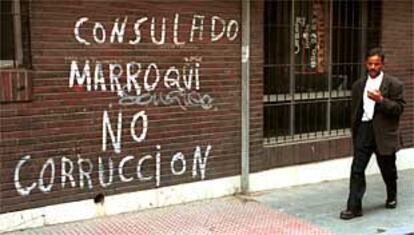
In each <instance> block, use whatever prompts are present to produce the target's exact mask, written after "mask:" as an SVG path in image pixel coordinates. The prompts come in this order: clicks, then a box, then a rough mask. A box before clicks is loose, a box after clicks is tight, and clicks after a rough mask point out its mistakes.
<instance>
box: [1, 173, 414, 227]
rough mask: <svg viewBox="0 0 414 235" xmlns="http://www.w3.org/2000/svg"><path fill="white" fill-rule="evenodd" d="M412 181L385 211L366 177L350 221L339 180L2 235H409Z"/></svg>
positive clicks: (404, 180) (413, 211) (376, 180)
mask: <svg viewBox="0 0 414 235" xmlns="http://www.w3.org/2000/svg"><path fill="white" fill-rule="evenodd" d="M282 180H283V179H282ZM413 180H414V170H405V171H400V172H399V194H398V195H399V205H398V208H397V209H394V210H389V209H385V208H384V199H385V190H384V185H383V183H382V180H381V176H379V175H374V176H369V177H368V178H367V185H368V188H367V194H366V196H365V198H364V216H363V217H360V218H356V219H353V220H350V221H343V220H340V219H339V217H338V216H339V211H340V210H342V209H343V208H344V207H345V202H346V197H347V194H348V180H340V181H332V182H324V183H319V184H312V185H305V186H297V187H291V188H283V189H277V190H272V191H267V192H261V193H256V194H253V195H250V196H236V197H226V198H220V199H214V200H206V201H200V202H195V203H189V204H185V205H178V206H172V207H165V208H160V209H152V210H145V211H140V212H135V213H128V214H122V215H118V216H111V217H105V218H101V219H95V220H88V221H81V222H75V223H67V224H61V225H54V226H47V227H42V228H37V229H29V230H25V231H18V232H12V233H7V234H411V233H412V234H414V219H413V218H414V196H413V195H414V187H413V185H414V181H413Z"/></svg>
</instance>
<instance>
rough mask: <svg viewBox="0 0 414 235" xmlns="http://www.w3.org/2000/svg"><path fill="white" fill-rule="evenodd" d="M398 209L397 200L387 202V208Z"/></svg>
mask: <svg viewBox="0 0 414 235" xmlns="http://www.w3.org/2000/svg"><path fill="white" fill-rule="evenodd" d="M396 207H397V200H395V199H394V200H387V201H386V202H385V208H388V209H394V208H396Z"/></svg>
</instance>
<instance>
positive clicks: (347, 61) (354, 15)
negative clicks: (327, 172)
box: [263, 0, 381, 144]
mask: <svg viewBox="0 0 414 235" xmlns="http://www.w3.org/2000/svg"><path fill="white" fill-rule="evenodd" d="M380 11H381V1H377V0H371V1H365V0H362V1H355V0H354V1H352V0H350V1H335V0H332V1H330V0H301V1H299V0H291V1H281V0H273V1H272V0H266V1H265V14H264V22H265V23H264V33H265V39H264V41H265V43H264V47H265V48H264V51H265V63H264V97H263V102H264V143H265V144H280V143H289V142H295V141H304V140H309V139H317V138H326V137H330V136H338V135H347V134H349V127H350V99H351V97H350V96H351V86H352V83H353V81H354V80H356V79H357V78H359V77H360V76H362V75H363V74H364V69H363V67H362V63H361V62H362V61H363V59H364V55H365V51H366V49H367V47H373V46H378V45H379V42H380V30H381V12H380Z"/></svg>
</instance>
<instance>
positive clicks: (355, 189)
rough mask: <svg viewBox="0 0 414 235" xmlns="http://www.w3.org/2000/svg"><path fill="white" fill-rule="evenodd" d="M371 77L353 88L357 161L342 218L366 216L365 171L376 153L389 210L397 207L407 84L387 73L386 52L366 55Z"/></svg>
mask: <svg viewBox="0 0 414 235" xmlns="http://www.w3.org/2000/svg"><path fill="white" fill-rule="evenodd" d="M365 66H366V69H367V76H366V77H364V78H362V79H359V80H357V81H356V82H355V83H354V84H353V86H352V103H351V109H352V114H351V115H352V117H351V120H352V123H351V131H352V140H353V146H354V158H353V161H352V167H351V178H350V186H349V197H348V203H347V209H346V210H344V211H341V213H340V218H341V219H352V218H355V217H358V216H362V205H361V204H362V197H363V195H364V193H365V190H366V183H365V169H366V167H367V165H368V162H369V159H370V157H371V155H372V153H375V155H376V157H377V163H378V166H379V168H380V171H381V175H382V178H383V180H384V182H385V185H386V189H387V199H386V202H385V207H386V208H395V207H396V206H397V168H396V164H395V161H396V155H395V153H396V152H397V150H398V149H399V147H400V135H399V130H398V129H399V127H398V126H399V120H400V116H401V113H402V112H403V109H404V104H405V102H404V98H403V84H402V82H401V81H399V80H398V79H397V78H395V77H392V76H390V75H388V74H385V73H384V72H383V71H382V68H383V66H384V53H383V52H382V51H381V49H379V48H374V49H371V50H370V51H369V52H368V53H367V56H366V61H365Z"/></svg>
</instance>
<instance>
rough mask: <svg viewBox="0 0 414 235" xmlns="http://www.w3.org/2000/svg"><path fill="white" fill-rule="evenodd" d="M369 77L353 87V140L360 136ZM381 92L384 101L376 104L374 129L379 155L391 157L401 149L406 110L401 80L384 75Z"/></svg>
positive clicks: (357, 82) (373, 120) (358, 81)
mask: <svg viewBox="0 0 414 235" xmlns="http://www.w3.org/2000/svg"><path fill="white" fill-rule="evenodd" d="M366 82H367V76H366V77H365V78H362V79H359V80H357V81H355V83H354V84H353V85H352V103H351V110H352V114H351V115H352V116H351V122H352V123H351V131H352V139H353V140H354V143H355V137H356V135H357V134H358V133H357V128H358V125H359V124H360V123H361V118H362V114H363V108H362V107H363V94H364V88H365V84H366ZM380 92H381V94H382V96H383V97H384V99H383V100H382V102H381V103H376V104H375V109H374V117H373V119H372V124H373V128H374V135H375V141H376V145H377V153H378V154H380V155H391V154H393V153H395V152H396V151H397V150H398V149H399V148H400V143H401V139H400V133H399V121H400V116H401V114H402V112H403V110H404V105H405V101H404V89H403V84H402V82H401V81H400V80H398V79H397V78H395V77H392V76H390V75H388V74H385V73H384V77H383V80H382V83H381V85H380Z"/></svg>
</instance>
